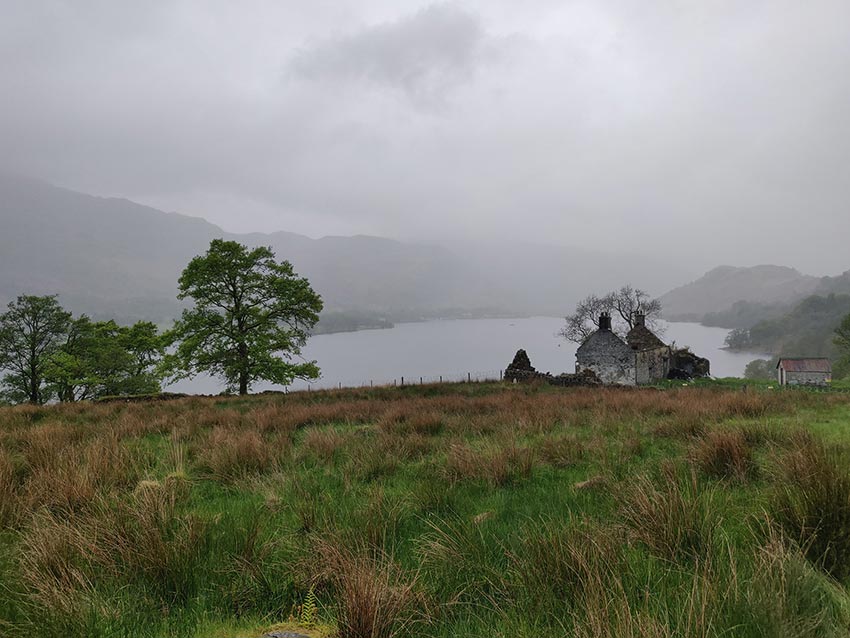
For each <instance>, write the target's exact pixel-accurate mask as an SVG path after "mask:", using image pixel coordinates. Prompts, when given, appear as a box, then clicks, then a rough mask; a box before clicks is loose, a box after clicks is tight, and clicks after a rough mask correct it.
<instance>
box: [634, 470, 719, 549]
mask: <svg viewBox="0 0 850 638" xmlns="http://www.w3.org/2000/svg"><path fill="white" fill-rule="evenodd" d="M619 502H620V513H621V517H622V520H623V522H624V523H625V525H626V527H627V528H628V529H629V532H630V533H631V536H632V538H634V539H635V540H636V541H637V542H639V543H641V544H642V545H644V546H645V547H647V548H648V549H649V550H650V551H651V552H652V553H653V554H655V555H656V556H658V557H659V558H663V559H666V560H668V561H671V562H679V561H697V560H704V559H707V558H708V557H710V556H711V553H712V550H713V548H714V543H715V540H716V533H717V529H718V527H719V525H720V522H721V520H720V516H719V513H720V510H721V507H722V506H721V504H720V503H718V502H717V496H716V490H715V489H714V488H709V487H703V486H701V485H700V484H699V482H698V480H697V477H696V475H695V474H694V473H692V472H691V473H687V472H683V471H681V470H680V469H679V468H677V467H676V466H674V465H673V464H670V463H668V464H665V465H664V466H663V467H662V468H661V474H660V476H658V477H657V478H655V479H653V478H650V477H648V476H646V475H642V476H638V477H636V478H635V479H634V480H633V481H631V485H630V486H628V487H626V488H625V489H624V490H623V491H622V492H621V493H620V495H619Z"/></svg>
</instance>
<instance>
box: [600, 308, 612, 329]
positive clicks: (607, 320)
mask: <svg viewBox="0 0 850 638" xmlns="http://www.w3.org/2000/svg"><path fill="white" fill-rule="evenodd" d="M599 329H600V330H606V331H608V332H611V315H609V314H608V313H607V312H603V313H602V314H601V315H599Z"/></svg>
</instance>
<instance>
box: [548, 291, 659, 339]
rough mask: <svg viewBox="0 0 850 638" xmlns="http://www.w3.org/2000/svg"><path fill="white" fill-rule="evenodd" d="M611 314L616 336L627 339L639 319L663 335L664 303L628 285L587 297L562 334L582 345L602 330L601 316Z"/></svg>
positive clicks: (579, 304) (566, 318) (570, 318)
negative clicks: (639, 316) (662, 316)
mask: <svg viewBox="0 0 850 638" xmlns="http://www.w3.org/2000/svg"><path fill="white" fill-rule="evenodd" d="M603 312H607V313H608V314H610V315H611V318H612V324H613V326H612V327H613V330H614V332H616V333H618V334H620V335H621V336H622V335H625V334H626V333H627V332H628V331H629V330H631V329H632V328H633V327H634V326H635V316H636V315H637V314H643V315H645V316H646V325H647V327H649V328H650V329H652V330H653V331H654V332H656V333H658V334H661V333H663V329H662V327H661V326H660V325H659V319H660V318H661V301H659V300H658V299H652V298H651V297H650V296H649V293H647V292H646V291H645V290H641V289H640V288H634V287H633V286H631V285H626V286H623V287H622V288H620V289H619V290H615V291H613V292H609V293H608V294H605V295H602V296H598V295H590V296H588V297H585V298H584V299H582V300H581V301H579V302H578V304H577V305H576V309H575V312H574V313H573V314H571V315H567V316H566V317H565V318H564V320H565V322H566V323H565V325H564V327H563V328H562V329H561V331H560V332H559V334H560V336H562V337H564V338H565V339H567V340H568V341H574V342H576V343H582V342H583V341H584V340H585V339H587V338H588V337H589V336H590V335H591V334H592V333H593V332H594V331H596V330H597V329H598V328H599V316H600V315H601V314H602V313H603Z"/></svg>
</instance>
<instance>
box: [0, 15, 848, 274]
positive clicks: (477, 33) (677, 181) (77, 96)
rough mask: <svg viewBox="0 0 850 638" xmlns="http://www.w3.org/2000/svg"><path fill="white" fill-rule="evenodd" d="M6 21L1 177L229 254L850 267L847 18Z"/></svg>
mask: <svg viewBox="0 0 850 638" xmlns="http://www.w3.org/2000/svg"><path fill="white" fill-rule="evenodd" d="M0 6H2V14H3V17H4V19H3V20H2V21H0V82H2V86H3V101H2V109H3V114H2V117H0V170H9V171H13V172H16V173H28V174H31V175H33V176H36V177H41V178H44V179H46V180H48V181H52V182H55V183H59V184H60V185H65V186H69V187H72V188H77V189H80V190H84V191H86V192H90V193H95V194H104V195H121V196H127V197H130V198H134V199H137V200H141V201H142V202H144V203H152V204H155V205H157V206H158V207H161V208H165V209H169V210H180V211H182V212H187V213H189V214H194V215H200V216H205V217H207V218H209V219H210V220H211V221H214V222H215V223H218V224H221V225H223V226H225V227H226V228H228V229H230V230H235V231H250V230H277V229H281V230H291V231H295V232H302V233H305V234H308V235H312V236H318V235H322V234H336V233H346V234H352V233H358V232H359V233H372V234H378V235H389V236H396V237H403V238H417V239H419V238H427V239H437V238H445V237H457V238H462V237H466V238H469V237H472V238H478V237H492V238H496V239H513V238H523V239H526V240H529V241H547V242H552V243H556V244H560V245H564V246H571V245H576V246H587V245H594V246H603V247H605V249H607V250H610V251H614V252H616V251H632V252H633V251H635V250H645V251H652V252H656V251H659V250H661V251H665V254H666V251H670V252H671V253H675V254H676V255H678V257H679V258H682V259H687V260H695V259H699V260H701V261H700V264H701V265H702V266H706V267H709V266H712V265H714V264H716V263H718V262H733V263H740V264H747V263H754V262H771V261H788V260H786V258H785V256H790V257H789V258H788V259H789V260H791V261H790V262H789V265H793V266H797V267H799V268H803V269H806V270H808V271H810V272H813V273H815V274H829V273H834V272H837V271H839V270H842V269H845V268H847V267H848V266H850V264H848V263H847V257H846V246H845V244H846V239H845V238H846V236H848V235H850V212H848V206H847V202H848V201H850V179H848V177H847V176H848V174H850V124H848V122H850V120H848V118H847V117H846V113H847V112H848V110H850V5H848V4H847V2H846V1H845V0H818V1H817V2H813V3H799V2H797V1H792V0H775V1H773V2H760V1H758V2H749V3H741V2H739V1H738V0H718V2H711V3H669V2H665V1H662V0H646V1H644V2H639V3H636V2H633V1H631V0H574V1H571V2H558V1H555V0H536V1H530V2H528V3H517V2H514V1H512V0H464V1H463V2H459V3H452V4H436V5H435V4H433V3H426V2H422V1H421V0H361V1H358V2H356V3H355V2H352V3H346V2H306V1H303V2H299V1H297V0H251V1H246V2H244V3H233V2H230V1H229V0H169V1H166V0H163V1H162V2H156V3H129V2H128V3H121V2H106V1H105V0H100V1H94V0H73V1H71V0H65V1H63V0H29V1H28V2H12V1H10V0H6V1H4V0H0ZM704 246H708V247H707V248H706V247H704ZM791 258H793V259H791Z"/></svg>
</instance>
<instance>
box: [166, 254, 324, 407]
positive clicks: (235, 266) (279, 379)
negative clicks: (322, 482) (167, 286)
mask: <svg viewBox="0 0 850 638" xmlns="http://www.w3.org/2000/svg"><path fill="white" fill-rule="evenodd" d="M179 288H180V294H179V295H178V296H179V298H180V299H192V300H193V301H194V307H192V308H191V309H187V310H184V312H183V315H182V317H181V318H180V320H179V321H177V322H176V323H175V326H174V328H173V329H172V330H171V332H170V341H171V342H172V343H173V344H175V345H176V349H175V351H174V352H173V353H172V354H171V355H169V356H168V367H169V369H170V370H171V371H172V374H173V376H174V378H186V377H191V376H194V375H195V374H197V373H200V372H207V373H210V374H213V375H215V376H219V377H222V378H223V379H224V380H225V382H226V383H227V386H228V389H231V390H238V392H239V393H240V394H246V393H247V392H248V390H249V389H250V387H251V385H252V384H253V383H254V382H255V381H258V380H266V381H271V382H272V383H276V384H280V385H288V384H290V383H292V381H293V380H295V379H315V378H316V377H318V376H319V368H318V366H317V365H316V362H315V361H301V362H295V361H293V358H294V357H297V356H298V355H300V354H301V348H302V347H303V346H304V344H305V343H306V341H307V337H308V336H309V331H310V329H311V328H312V327H313V326H314V325H315V323H316V322H317V321H318V319H319V312H321V310H322V300H321V297H320V296H319V295H318V294H316V293H315V292H314V291H313V289H312V288H311V287H310V284H309V282H308V281H307V280H306V279H305V278H303V277H299V276H298V275H296V274H295V272H294V271H293V268H292V265H291V264H290V263H289V262H287V261H281V262H278V261H276V260H275V255H274V253H273V252H272V250H271V248H267V247H259V248H253V249H249V248H248V247H246V246H243V245H242V244H240V243H238V242H235V241H225V240H222V239H215V240H213V241H212V242H211V243H210V247H209V249H208V250H207V252H206V254H204V255H201V256H198V257H195V258H194V259H192V260H191V261H190V262H189V264H188V266H186V268H185V270H184V271H183V274H182V275H181V276H180V280H179Z"/></svg>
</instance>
